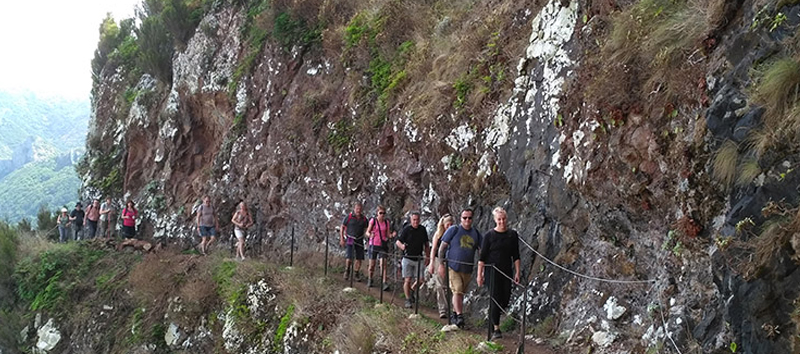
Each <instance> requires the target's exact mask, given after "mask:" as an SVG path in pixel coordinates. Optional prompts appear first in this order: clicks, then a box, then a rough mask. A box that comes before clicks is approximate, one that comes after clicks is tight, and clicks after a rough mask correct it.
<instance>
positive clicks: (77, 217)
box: [69, 202, 86, 241]
mask: <svg viewBox="0 0 800 354" xmlns="http://www.w3.org/2000/svg"><path fill="white" fill-rule="evenodd" d="M85 216H86V213H85V212H84V211H83V210H81V202H77V203H75V209H74V210H72V212H71V213H70V214H69V220H70V221H72V239H73V240H75V241H77V240H79V239H81V238H83V237H79V236H78V234H79V233H81V231H82V230H83V218H84V217H85ZM81 236H82V233H81Z"/></svg>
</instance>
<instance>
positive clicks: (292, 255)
mask: <svg viewBox="0 0 800 354" xmlns="http://www.w3.org/2000/svg"><path fill="white" fill-rule="evenodd" d="M293 264H294V226H292V249H291V250H290V251H289V266H290V267H291V266H292V265H293Z"/></svg>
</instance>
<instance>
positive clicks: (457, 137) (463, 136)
mask: <svg viewBox="0 0 800 354" xmlns="http://www.w3.org/2000/svg"><path fill="white" fill-rule="evenodd" d="M472 139H475V132H474V131H472V129H470V127H469V126H467V125H466V124H463V125H460V126H458V127H457V128H456V129H453V132H452V133H450V135H448V136H447V138H445V139H444V140H445V142H446V143H447V145H448V146H450V147H451V148H453V149H454V150H457V151H461V150H464V149H466V148H467V146H469V143H470V142H472Z"/></svg>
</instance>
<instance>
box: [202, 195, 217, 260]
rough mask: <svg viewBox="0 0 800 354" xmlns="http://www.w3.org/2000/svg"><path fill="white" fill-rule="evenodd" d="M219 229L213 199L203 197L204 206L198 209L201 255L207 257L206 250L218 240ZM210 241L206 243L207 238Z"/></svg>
mask: <svg viewBox="0 0 800 354" xmlns="http://www.w3.org/2000/svg"><path fill="white" fill-rule="evenodd" d="M217 229H219V220H218V219H217V213H215V212H214V207H213V206H211V198H209V197H208V196H207V195H205V196H203V204H200V206H199V207H198V208H197V232H198V233H199V234H200V240H201V241H200V253H202V254H203V255H204V256H205V255H206V250H207V249H208V247H209V246H211V244H212V243H214V241H216V240H217ZM209 237H210V239H209V240H208V241H206V239H207V238H209Z"/></svg>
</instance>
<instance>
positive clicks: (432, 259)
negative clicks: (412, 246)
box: [428, 237, 441, 274]
mask: <svg viewBox="0 0 800 354" xmlns="http://www.w3.org/2000/svg"><path fill="white" fill-rule="evenodd" d="M440 238H441V237H440ZM438 243H439V240H438V239H436V238H434V239H433V245H431V252H430V255H431V262H430V265H429V266H428V273H431V274H433V271H434V269H433V264H434V263H436V262H434V260H435V259H436V256H437V254H435V252H436V245H437V244H438Z"/></svg>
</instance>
